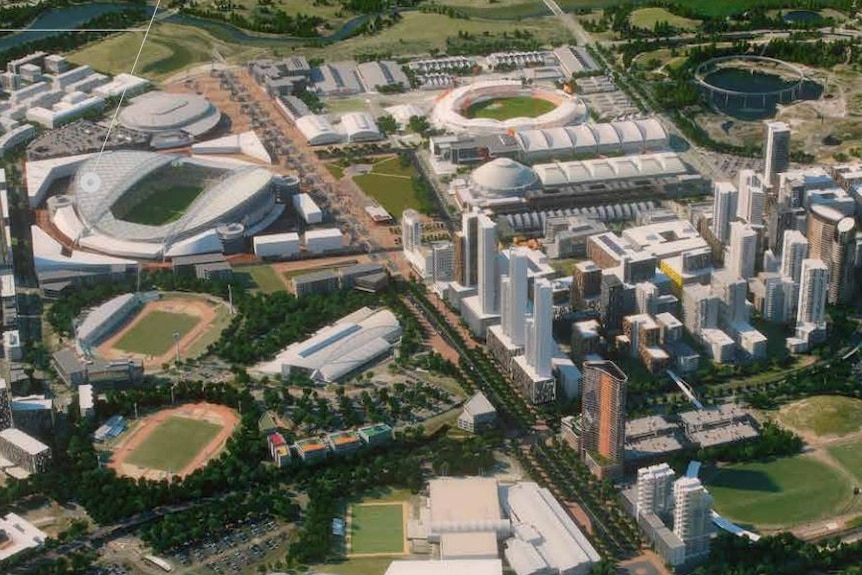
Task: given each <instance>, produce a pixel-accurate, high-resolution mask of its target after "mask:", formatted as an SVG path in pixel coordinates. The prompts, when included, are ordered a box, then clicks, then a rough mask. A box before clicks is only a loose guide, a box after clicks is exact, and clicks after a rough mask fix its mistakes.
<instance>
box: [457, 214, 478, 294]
mask: <svg viewBox="0 0 862 575" xmlns="http://www.w3.org/2000/svg"><path fill="white" fill-rule="evenodd" d="M478 224H479V212H477V211H475V210H473V211H469V212H464V213H463V214H461V231H460V232H459V233H456V243H455V281H456V282H458V283H459V284H461V285H463V286H467V287H470V286H474V285H476V283H477V281H478V265H479V227H478Z"/></svg>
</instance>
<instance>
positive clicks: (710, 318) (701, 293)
mask: <svg viewBox="0 0 862 575" xmlns="http://www.w3.org/2000/svg"><path fill="white" fill-rule="evenodd" d="M719 305H720V300H719V299H718V297H716V296H715V295H714V294H713V293H712V290H711V289H710V287H709V286H704V285H700V284H694V285H689V286H685V287H684V288H683V290H682V307H683V323H684V324H685V328H686V330H688V332H689V333H690V334H692V335H693V336H694V337H700V335H701V332H702V331H703V330H704V329H709V328H715V327H718V313H719Z"/></svg>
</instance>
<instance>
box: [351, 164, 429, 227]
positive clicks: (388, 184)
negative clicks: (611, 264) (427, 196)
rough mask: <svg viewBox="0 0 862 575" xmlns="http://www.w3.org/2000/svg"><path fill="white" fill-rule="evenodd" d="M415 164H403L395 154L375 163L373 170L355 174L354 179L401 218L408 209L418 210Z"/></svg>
mask: <svg viewBox="0 0 862 575" xmlns="http://www.w3.org/2000/svg"><path fill="white" fill-rule="evenodd" d="M416 175H418V174H417V173H416V170H415V169H414V168H413V166H402V165H401V163H400V162H399V161H398V158H397V157H395V156H393V157H391V158H386V159H384V160H380V161H379V162H377V163H375V164H374V167H373V168H372V170H371V172H370V173H368V174H361V175H359V176H354V177H353V181H354V182H356V185H357V186H359V187H360V188H361V189H362V191H363V192H364V193H365V195H367V196H368V197H370V198H374V199H375V200H377V201H378V202H380V205H381V206H383V207H384V209H386V211H387V212H389V213H390V214H391V215H392V216H393V217H395V218H397V219H400V218H401V214H402V212H404V210H407V209H411V208H412V209H414V210H418V209H419V207H420V205H421V204H420V202H419V197H418V196H417V195H416V190H414V189H413V177H414V176H416Z"/></svg>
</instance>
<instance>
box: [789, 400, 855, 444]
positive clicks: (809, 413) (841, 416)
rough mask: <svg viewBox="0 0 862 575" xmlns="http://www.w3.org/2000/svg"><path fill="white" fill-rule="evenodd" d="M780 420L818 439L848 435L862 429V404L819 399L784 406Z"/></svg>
mask: <svg viewBox="0 0 862 575" xmlns="http://www.w3.org/2000/svg"><path fill="white" fill-rule="evenodd" d="M778 418H779V420H780V421H781V422H782V423H783V424H785V425H787V426H788V427H792V428H794V429H798V430H800V431H810V432H812V433H816V434H817V435H847V434H848V433H852V432H854V431H859V429H860V428H862V400H859V399H853V398H850V397H841V396H837V395H819V396H815V397H809V398H806V399H803V400H800V401H795V402H793V403H791V404H788V405H785V406H783V407H782V408H781V409H780V410H779V412H778Z"/></svg>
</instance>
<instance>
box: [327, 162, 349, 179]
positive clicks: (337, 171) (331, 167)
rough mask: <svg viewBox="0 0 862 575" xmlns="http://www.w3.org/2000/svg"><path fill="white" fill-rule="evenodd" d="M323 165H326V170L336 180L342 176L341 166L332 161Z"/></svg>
mask: <svg viewBox="0 0 862 575" xmlns="http://www.w3.org/2000/svg"><path fill="white" fill-rule="evenodd" d="M323 165H324V166H325V167H326V171H327V172H329V173H330V174H331V175H332V177H333V178H335V179H336V180H340V179H341V178H343V177H344V168H342V167H341V166H337V165H335V164H333V163H326V164H323Z"/></svg>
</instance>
